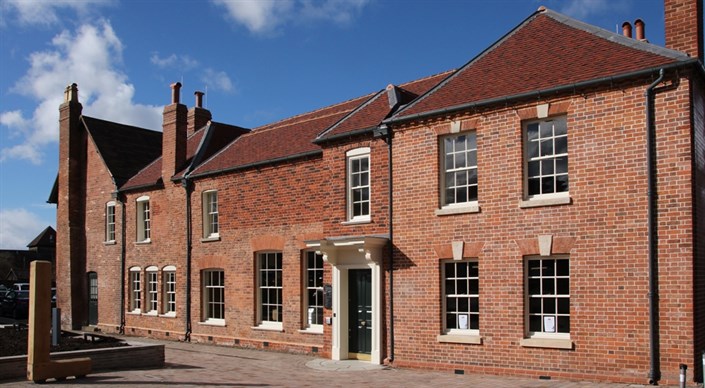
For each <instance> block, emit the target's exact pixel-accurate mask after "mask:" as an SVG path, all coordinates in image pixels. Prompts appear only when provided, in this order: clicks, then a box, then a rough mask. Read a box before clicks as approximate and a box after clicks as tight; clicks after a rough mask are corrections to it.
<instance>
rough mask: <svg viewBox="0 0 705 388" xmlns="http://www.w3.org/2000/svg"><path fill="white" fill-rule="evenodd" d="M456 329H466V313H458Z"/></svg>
mask: <svg viewBox="0 0 705 388" xmlns="http://www.w3.org/2000/svg"><path fill="white" fill-rule="evenodd" d="M458 329H461V330H467V329H468V315H467V314H459V315H458Z"/></svg>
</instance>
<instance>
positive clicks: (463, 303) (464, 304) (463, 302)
mask: <svg viewBox="0 0 705 388" xmlns="http://www.w3.org/2000/svg"><path fill="white" fill-rule="evenodd" d="M469 308H470V306H469V305H468V298H458V311H460V312H468V311H470V310H469Z"/></svg>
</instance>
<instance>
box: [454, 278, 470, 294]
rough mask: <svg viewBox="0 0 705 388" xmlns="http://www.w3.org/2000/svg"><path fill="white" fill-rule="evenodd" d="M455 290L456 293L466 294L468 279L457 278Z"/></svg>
mask: <svg viewBox="0 0 705 388" xmlns="http://www.w3.org/2000/svg"><path fill="white" fill-rule="evenodd" d="M456 287H458V288H457V289H456V292H457V293H458V295H467V293H468V281H467V280H465V279H458V281H457V282H456Z"/></svg>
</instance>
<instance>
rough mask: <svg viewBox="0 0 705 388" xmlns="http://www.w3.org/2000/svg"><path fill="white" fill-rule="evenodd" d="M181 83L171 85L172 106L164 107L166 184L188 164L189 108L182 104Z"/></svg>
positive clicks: (164, 175) (164, 174) (163, 162)
mask: <svg viewBox="0 0 705 388" xmlns="http://www.w3.org/2000/svg"><path fill="white" fill-rule="evenodd" d="M180 99H181V83H180V82H177V83H174V84H171V104H169V105H167V106H165V107H164V119H163V120H164V121H163V123H162V129H163V132H164V133H163V135H162V179H163V180H164V183H166V182H167V181H168V180H169V179H171V177H173V176H174V174H176V173H177V172H179V171H180V170H181V169H182V168H183V167H184V164H185V163H186V136H187V135H186V128H187V125H188V123H187V114H188V112H187V108H186V105H183V104H181V103H180Z"/></svg>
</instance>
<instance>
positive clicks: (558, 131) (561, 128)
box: [553, 117, 568, 136]
mask: <svg viewBox="0 0 705 388" xmlns="http://www.w3.org/2000/svg"><path fill="white" fill-rule="evenodd" d="M567 132H568V124H567V120H566V118H565V117H561V118H557V119H555V120H554V121H553V133H554V134H555V135H556V136H560V135H565V134H566V133H567Z"/></svg>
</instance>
